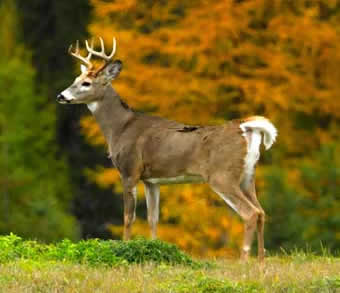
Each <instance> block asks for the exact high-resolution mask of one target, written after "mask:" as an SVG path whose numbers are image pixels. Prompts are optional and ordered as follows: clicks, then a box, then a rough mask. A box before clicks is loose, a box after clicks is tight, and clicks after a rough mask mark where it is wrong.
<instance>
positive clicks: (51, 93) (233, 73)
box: [0, 0, 340, 257]
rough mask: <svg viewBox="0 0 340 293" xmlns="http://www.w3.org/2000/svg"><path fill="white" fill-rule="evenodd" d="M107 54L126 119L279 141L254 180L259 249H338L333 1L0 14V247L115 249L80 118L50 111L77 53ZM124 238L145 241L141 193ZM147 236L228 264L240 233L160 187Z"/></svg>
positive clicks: (213, 204)
mask: <svg viewBox="0 0 340 293" xmlns="http://www.w3.org/2000/svg"><path fill="white" fill-rule="evenodd" d="M91 36H102V37H103V38H104V40H105V41H106V42H107V47H110V44H111V40H112V36H115V37H116V39H117V42H118V49H117V53H116V55H117V58H119V59H121V60H122V61H123V63H124V69H123V71H122V74H121V75H120V78H119V79H118V80H116V81H115V82H114V87H115V89H116V90H117V91H118V93H119V94H120V95H121V96H122V97H123V98H124V99H125V101H127V102H128V103H129V105H130V106H132V107H133V108H135V109H136V110H138V111H143V112H148V113H150V114H153V115H159V116H162V117H167V118H170V119H176V120H179V121H182V122H185V123H191V124H221V123H223V122H224V121H225V120H228V119H233V118H240V117H244V116H247V115H264V116H266V117H268V118H269V119H270V120H271V121H272V122H273V123H274V124H275V125H276V126H277V128H278V130H279V138H278V141H277V143H276V144H275V145H274V146H273V148H272V149H271V150H270V151H268V152H262V157H261V160H260V164H259V167H258V168H257V174H256V180H257V186H258V187H257V189H258V190H257V191H258V196H259V199H260V201H261V203H262V204H263V206H264V208H265V210H266V212H267V215H268V216H267V222H266V233H265V242H266V247H267V249H269V250H271V251H275V250H279V249H280V247H283V248H285V249H290V248H294V247H301V248H306V247H308V248H310V249H312V250H314V251H321V250H322V249H323V248H325V247H327V248H328V249H330V250H331V251H333V252H335V251H337V250H339V249H340V229H339V227H340V155H339V153H340V131H339V125H340V124H339V122H340V1H338V0H295V1H293V0H224V1H212V0H210V1H209V0H191V1H180V0H160V1H152V0H145V1H137V0H128V1H127V0H124V1H123V0H116V1H105V0H89V1H84V0H73V1H66V0H58V1H49V0H30V1H25V0H2V1H1V2H0V52H1V53H0V170H1V171H0V183H1V185H0V234H8V233H10V232H13V233H16V234H18V235H20V236H23V237H26V238H37V239H40V240H43V241H55V240H58V239H61V238H65V237H67V238H70V239H74V240H77V239H80V238H90V237H98V238H105V239H107V238H114V239H119V238H121V235H122V220H123V212H122V209H123V203H122V195H121V186H120V183H119V178H118V174H117V173H116V171H115V170H114V169H112V168H111V162H110V160H109V159H108V158H107V155H106V147H105V145H104V139H103V137H102V136H101V134H100V131H99V129H98V127H97V125H96V123H95V122H94V120H93V118H92V117H91V116H90V113H89V111H88V110H87V107H86V106H85V105H66V106H64V105H57V104H56V102H55V97H56V94H57V93H58V92H60V91H61V90H63V89H64V88H66V87H67V86H68V85H70V84H71V83H72V81H73V79H74V78H75V77H76V76H77V75H78V74H79V64H74V62H73V60H72V58H71V57H70V56H69V55H67V53H66V52H67V48H68V46H69V45H70V44H71V43H72V42H74V41H75V40H77V39H79V40H83V39H86V38H90V37H91ZM138 191H139V197H138V199H139V203H138V208H137V221H136V224H135V225H134V227H133V231H134V234H135V235H145V236H148V235H149V229H148V225H147V222H146V204H145V198H144V195H143V188H142V186H139V188H138ZM160 211H161V220H160V225H159V237H160V238H161V239H162V240H166V241H170V242H173V243H176V244H177V245H179V246H180V247H181V248H183V249H185V250H186V251H188V252H190V253H192V254H194V255H199V256H205V257H207V256H225V255H234V254H237V251H238V247H239V245H240V243H241V240H242V229H243V226H242V223H241V221H240V219H239V217H238V216H237V215H235V213H234V212H232V211H231V210H230V209H229V208H228V207H227V206H226V205H225V203H224V202H223V201H222V200H220V199H219V197H218V196H217V195H216V194H214V193H213V192H212V191H211V190H210V189H209V188H208V187H207V186H206V185H204V184H203V185H179V186H170V187H169V186H165V187H162V188H161V210H160Z"/></svg>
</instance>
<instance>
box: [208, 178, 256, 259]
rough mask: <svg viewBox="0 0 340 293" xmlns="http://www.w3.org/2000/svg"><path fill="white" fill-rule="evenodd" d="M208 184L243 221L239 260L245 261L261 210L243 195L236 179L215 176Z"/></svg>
mask: <svg viewBox="0 0 340 293" xmlns="http://www.w3.org/2000/svg"><path fill="white" fill-rule="evenodd" d="M209 184H210V186H211V187H212V189H213V190H214V191H215V192H216V193H217V194H218V195H219V196H221V197H222V199H224V201H225V202H226V203H227V204H228V205H229V206H230V207H231V208H232V209H233V210H234V211H236V212H237V213H238V214H239V215H240V216H241V218H242V219H243V221H244V224H245V227H244V238H243V247H242V251H241V258H242V259H244V260H247V259H248V257H249V253H250V248H251V244H252V242H253V238H254V232H255V229H256V225H257V221H258V217H259V215H260V214H261V210H260V209H259V208H258V207H256V205H254V204H253V203H252V202H251V201H250V200H249V199H248V198H247V196H246V195H245V194H244V193H243V191H242V190H241V188H240V186H239V180H238V179H237V178H232V177H231V176H229V175H228V174H215V175H213V176H211V178H210V179H209Z"/></svg>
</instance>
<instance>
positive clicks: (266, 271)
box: [0, 235, 340, 293]
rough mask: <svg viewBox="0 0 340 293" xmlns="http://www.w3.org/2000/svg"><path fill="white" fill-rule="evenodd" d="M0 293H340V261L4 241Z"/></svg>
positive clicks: (141, 243)
mask: <svg viewBox="0 0 340 293" xmlns="http://www.w3.org/2000/svg"><path fill="white" fill-rule="evenodd" d="M0 292H180V293H181V292H198V293H203V292H204V293H209V292H217V293H221V292H315V293H316V292H318V293H319V292H340V259H339V258H336V257H333V256H331V255H330V254H328V253H327V254H326V253H325V255H324V256H316V255H314V254H312V253H310V252H309V253H305V252H301V251H295V252H293V253H292V254H284V255H280V256H271V257H267V258H266V260H265V263H264V264H263V265H260V264H259V263H258V262H257V260H256V259H251V260H250V261H249V262H248V263H242V262H240V261H238V260H231V259H220V260H215V261H209V262H202V261H198V260H192V259H191V258H190V257H189V256H188V255H186V254H184V253H183V252H181V251H180V250H178V248H177V247H176V246H174V245H170V244H168V243H164V242H162V241H147V240H145V239H137V240H133V241H128V242H121V241H99V240H88V241H80V242H78V243H72V242H70V241H68V240H64V241H62V242H59V243H56V244H54V245H52V244H50V245H44V244H40V243H37V242H34V241H33V242H32V241H23V240H22V239H21V238H19V237H17V236H15V235H10V236H6V237H0Z"/></svg>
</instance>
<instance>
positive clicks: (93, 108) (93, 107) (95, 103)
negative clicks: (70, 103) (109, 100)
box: [87, 102, 99, 113]
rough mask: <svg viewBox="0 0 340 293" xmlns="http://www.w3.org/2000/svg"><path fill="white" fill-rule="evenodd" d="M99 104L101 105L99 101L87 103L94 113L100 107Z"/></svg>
mask: <svg viewBox="0 0 340 293" xmlns="http://www.w3.org/2000/svg"><path fill="white" fill-rule="evenodd" d="M98 106H99V104H98V102H92V103H88V104H87V107H88V108H89V110H90V111H91V112H92V113H93V112H95V111H96V110H97V109H98Z"/></svg>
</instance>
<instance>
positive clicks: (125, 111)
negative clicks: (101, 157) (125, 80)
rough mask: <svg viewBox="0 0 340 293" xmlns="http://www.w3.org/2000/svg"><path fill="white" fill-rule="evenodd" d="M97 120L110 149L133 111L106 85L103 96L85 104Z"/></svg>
mask: <svg viewBox="0 0 340 293" xmlns="http://www.w3.org/2000/svg"><path fill="white" fill-rule="evenodd" d="M87 106H88V108H89V109H90V111H91V112H92V114H93V115H94V117H95V118H96V121H97V122H98V124H99V126H100V128H101V130H102V132H103V134H104V136H105V138H106V141H107V143H108V147H109V151H110V154H111V151H112V148H111V146H112V142H113V141H116V140H117V139H118V138H119V136H120V135H121V133H122V131H123V130H124V125H126V123H127V122H128V121H129V120H130V119H132V118H133V116H134V115H135V113H134V112H133V111H132V110H131V109H129V107H128V106H127V105H126V104H125V103H124V102H123V101H122V100H121V99H120V97H119V95H118V94H117V93H116V92H115V90H114V89H113V88H112V87H111V86H108V87H107V88H106V89H105V91H104V95H103V98H102V99H101V100H99V101H96V102H92V103H90V104H88V105H87Z"/></svg>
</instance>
